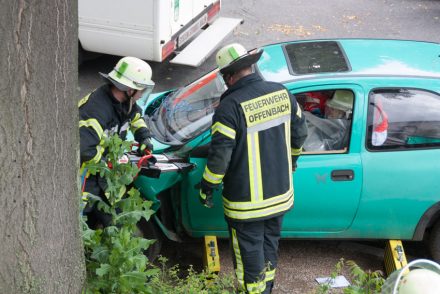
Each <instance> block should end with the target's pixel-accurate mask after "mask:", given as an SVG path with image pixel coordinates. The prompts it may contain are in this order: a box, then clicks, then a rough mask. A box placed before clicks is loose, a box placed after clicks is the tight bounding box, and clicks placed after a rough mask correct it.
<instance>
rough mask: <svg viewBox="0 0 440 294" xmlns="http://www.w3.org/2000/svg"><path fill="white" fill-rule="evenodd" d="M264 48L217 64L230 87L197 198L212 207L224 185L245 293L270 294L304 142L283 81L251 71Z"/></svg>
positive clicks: (226, 52)
mask: <svg viewBox="0 0 440 294" xmlns="http://www.w3.org/2000/svg"><path fill="white" fill-rule="evenodd" d="M261 55H262V51H257V52H255V51H254V52H247V51H246V50H245V48H244V47H243V46H241V45H240V44H231V45H228V46H226V47H223V48H222V49H220V50H219V51H218V53H217V56H216V60H217V65H218V67H219V69H220V73H221V74H222V75H223V79H224V81H225V83H226V84H227V86H228V90H226V92H225V93H224V94H223V95H222V96H221V98H220V99H221V100H220V105H219V107H218V108H217V109H216V112H215V114H214V117H213V122H212V127H211V135H212V138H211V145H210V147H209V152H208V160H207V165H206V168H205V171H204V174H203V179H202V181H201V190H200V200H201V202H202V203H203V204H204V205H205V206H207V207H211V206H212V191H213V189H215V188H217V187H218V186H219V185H220V184H221V183H222V182H223V208H224V214H225V218H226V221H227V223H228V229H229V234H230V240H231V248H232V254H233V258H234V260H233V261H234V267H235V273H236V276H237V280H238V283H239V285H240V287H241V289H240V290H241V291H246V292H247V293H270V292H271V291H272V288H273V280H274V277H275V269H276V267H277V259H278V252H277V251H278V241H279V238H280V231H281V224H282V219H283V215H284V214H285V213H286V212H287V211H289V210H290V209H291V208H292V206H293V198H294V196H293V181H292V171H294V170H295V168H296V161H297V159H298V157H299V155H300V153H301V149H302V144H303V143H304V141H305V138H306V137H307V127H306V123H305V119H304V116H303V115H302V112H301V109H300V107H299V105H298V103H297V102H296V99H295V97H294V96H293V95H291V94H290V93H289V92H288V90H287V89H286V88H285V87H284V86H283V85H281V84H279V83H274V82H267V81H264V80H262V79H261V77H260V76H259V75H257V74H256V73H254V72H253V69H252V65H253V64H254V63H256V62H257V61H258V60H259V58H260V57H261Z"/></svg>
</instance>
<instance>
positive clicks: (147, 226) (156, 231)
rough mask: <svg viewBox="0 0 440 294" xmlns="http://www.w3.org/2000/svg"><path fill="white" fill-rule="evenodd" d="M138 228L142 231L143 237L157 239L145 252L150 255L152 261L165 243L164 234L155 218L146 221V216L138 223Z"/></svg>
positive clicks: (149, 258)
mask: <svg viewBox="0 0 440 294" xmlns="http://www.w3.org/2000/svg"><path fill="white" fill-rule="evenodd" d="M138 228H139V230H140V231H141V233H142V237H144V238H145V239H148V240H155V242H154V243H153V244H151V245H150V246H149V247H148V249H147V250H146V252H145V255H146V256H147V257H148V260H149V261H150V262H153V261H154V260H155V259H156V258H157V257H158V256H159V254H160V251H161V249H162V243H163V234H162V231H161V230H160V228H159V227H158V226H157V224H156V223H155V222H154V220H153V219H152V218H151V219H150V220H149V221H146V220H145V219H144V218H141V220H140V221H139V223H138Z"/></svg>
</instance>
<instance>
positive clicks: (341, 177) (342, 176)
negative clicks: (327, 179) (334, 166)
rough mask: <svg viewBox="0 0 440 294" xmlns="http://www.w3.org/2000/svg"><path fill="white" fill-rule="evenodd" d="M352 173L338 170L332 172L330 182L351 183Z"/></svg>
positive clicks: (348, 170) (349, 170)
mask: <svg viewBox="0 0 440 294" xmlns="http://www.w3.org/2000/svg"><path fill="white" fill-rule="evenodd" d="M353 179H354V172H353V170H351V169H339V170H333V171H332V180H333V181H335V182H338V181H353Z"/></svg>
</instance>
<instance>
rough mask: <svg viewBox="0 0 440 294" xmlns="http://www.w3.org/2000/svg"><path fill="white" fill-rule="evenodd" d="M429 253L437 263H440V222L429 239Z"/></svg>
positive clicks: (439, 221)
mask: <svg viewBox="0 0 440 294" xmlns="http://www.w3.org/2000/svg"><path fill="white" fill-rule="evenodd" d="M429 251H430V253H431V257H432V259H433V260H434V261H435V262H438V263H440V220H438V221H437V222H436V224H435V225H434V227H433V228H432V230H431V236H430V238H429Z"/></svg>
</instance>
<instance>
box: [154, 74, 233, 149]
mask: <svg viewBox="0 0 440 294" xmlns="http://www.w3.org/2000/svg"><path fill="white" fill-rule="evenodd" d="M225 90H226V86H225V83H224V81H223V78H222V77H221V75H220V74H219V73H218V71H217V70H215V71H213V72H211V73H209V74H207V75H205V76H203V77H202V78H200V79H199V80H197V81H195V82H193V83H192V84H190V85H188V86H186V87H183V88H181V89H178V90H177V91H175V92H174V93H172V94H171V95H169V96H168V97H166V98H165V99H164V101H163V102H162V104H161V106H160V107H159V108H158V109H157V110H156V112H155V113H154V115H153V116H152V117H151V120H150V126H151V130H152V131H153V133H154V135H155V136H154V137H155V138H156V139H157V140H158V141H161V142H162V143H165V144H169V145H183V144H185V143H186V142H188V141H190V140H191V139H193V138H195V137H197V136H198V135H200V134H202V133H203V132H204V131H206V130H207V129H209V128H210V127H211V123H212V116H213V114H214V110H215V109H216V108H217V106H218V105H219V103H220V96H221V94H223V92H224V91H225Z"/></svg>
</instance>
